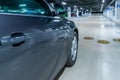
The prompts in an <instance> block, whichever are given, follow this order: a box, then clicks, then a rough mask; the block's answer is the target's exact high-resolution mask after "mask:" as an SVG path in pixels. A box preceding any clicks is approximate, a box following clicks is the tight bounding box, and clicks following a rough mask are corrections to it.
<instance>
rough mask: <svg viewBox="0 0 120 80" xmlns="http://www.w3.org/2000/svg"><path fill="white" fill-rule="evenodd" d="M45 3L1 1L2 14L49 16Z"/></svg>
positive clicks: (16, 0) (20, 0)
mask: <svg viewBox="0 0 120 80" xmlns="http://www.w3.org/2000/svg"><path fill="white" fill-rule="evenodd" d="M48 10H49V9H46V8H45V6H44V5H43V3H42V2H41V1H40V2H38V1H36V0H0V12H5V13H17V14H34V15H49V14H50V13H49V11H48Z"/></svg>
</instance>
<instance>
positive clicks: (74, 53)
mask: <svg viewBox="0 0 120 80" xmlns="http://www.w3.org/2000/svg"><path fill="white" fill-rule="evenodd" d="M77 53H78V37H77V34H76V33H74V38H73V40H72V44H71V48H70V53H69V54H68V60H67V66H68V67H72V66H73V65H74V64H75V62H76V59H77Z"/></svg>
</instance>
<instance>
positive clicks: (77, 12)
mask: <svg viewBox="0 0 120 80" xmlns="http://www.w3.org/2000/svg"><path fill="white" fill-rule="evenodd" d="M76 14H77V18H78V17H79V10H78V9H77V11H76Z"/></svg>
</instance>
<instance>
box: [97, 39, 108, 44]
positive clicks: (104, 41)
mask: <svg viewBox="0 0 120 80" xmlns="http://www.w3.org/2000/svg"><path fill="white" fill-rule="evenodd" d="M98 43H100V44H109V43H110V42H109V41H107V40H98Z"/></svg>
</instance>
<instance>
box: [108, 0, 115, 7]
mask: <svg viewBox="0 0 120 80" xmlns="http://www.w3.org/2000/svg"><path fill="white" fill-rule="evenodd" d="M114 1H115V0H112V1H111V2H110V3H109V4H108V5H107V7H108V6H110V5H111V4H112V3H113V2H114Z"/></svg>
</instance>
